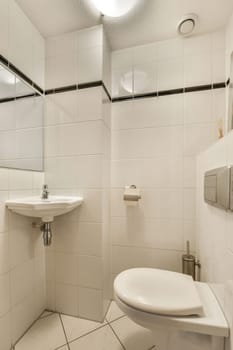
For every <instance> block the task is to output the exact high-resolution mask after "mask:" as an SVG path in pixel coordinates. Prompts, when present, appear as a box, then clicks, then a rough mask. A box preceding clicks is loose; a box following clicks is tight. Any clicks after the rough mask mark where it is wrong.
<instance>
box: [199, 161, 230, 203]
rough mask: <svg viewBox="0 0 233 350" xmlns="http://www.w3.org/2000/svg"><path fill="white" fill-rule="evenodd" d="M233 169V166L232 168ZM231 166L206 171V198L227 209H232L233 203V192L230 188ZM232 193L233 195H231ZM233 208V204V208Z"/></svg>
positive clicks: (207, 200)
mask: <svg viewBox="0 0 233 350" xmlns="http://www.w3.org/2000/svg"><path fill="white" fill-rule="evenodd" d="M232 169H233V168H232ZM232 172H233V170H232V171H231V168H229V167H227V166H225V167H221V168H217V169H213V170H209V171H207V172H206V173H205V177H204V200H205V202H207V203H208V204H210V205H213V206H215V207H218V208H222V209H225V210H229V209H231V208H230V207H231V206H230V203H231V202H232V204H233V192H232V193H231V190H230V187H231V186H230V179H231V173H232ZM231 194H232V195H231ZM231 210H233V205H232V209H231Z"/></svg>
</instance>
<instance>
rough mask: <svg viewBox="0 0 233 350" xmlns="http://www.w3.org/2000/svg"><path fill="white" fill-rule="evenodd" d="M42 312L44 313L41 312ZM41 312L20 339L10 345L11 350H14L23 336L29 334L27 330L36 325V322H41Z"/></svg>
mask: <svg viewBox="0 0 233 350" xmlns="http://www.w3.org/2000/svg"><path fill="white" fill-rule="evenodd" d="M43 312H44V311H43ZM43 312H42V313H41V314H40V315H39V316H38V317H37V318H36V319H35V320H34V321H33V322H32V323H31V325H30V326H29V327H28V328H27V329H26V331H25V332H24V333H23V334H22V335H21V337H20V338H19V339H18V340H17V341H16V342H15V343H14V344H13V345H12V349H13V350H14V349H16V346H17V345H18V343H19V342H20V341H21V340H22V339H23V338H24V337H25V335H26V334H27V333H28V332H29V330H30V329H31V328H32V327H33V326H34V324H36V322H37V321H39V320H41V318H40V317H41V315H42V314H43Z"/></svg>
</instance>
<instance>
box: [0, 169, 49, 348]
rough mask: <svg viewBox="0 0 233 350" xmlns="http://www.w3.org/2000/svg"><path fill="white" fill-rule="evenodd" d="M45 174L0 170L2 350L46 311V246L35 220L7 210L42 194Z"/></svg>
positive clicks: (0, 320)
mask: <svg viewBox="0 0 233 350" xmlns="http://www.w3.org/2000/svg"><path fill="white" fill-rule="evenodd" d="M42 184H43V173H33V172H30V171H22V170H12V169H10V170H9V169H0V295H1V298H0V299H1V301H0V325H1V326H0V334H1V342H0V349H1V350H7V349H9V348H10V345H11V344H13V343H15V342H16V340H17V339H18V338H19V337H20V336H21V335H22V334H23V333H24V332H25V331H26V329H27V328H28V327H29V326H30V325H31V323H32V322H33V321H34V320H35V319H36V318H37V317H38V316H39V315H40V313H41V312H42V311H43V310H44V308H45V297H46V296H45V266H44V261H45V258H44V247H43V243H42V239H41V234H40V232H39V231H38V230H36V229H33V228H32V226H31V224H32V223H31V220H29V219H28V218H26V217H22V216H20V215H16V214H13V213H10V212H8V211H7V210H6V208H5V200H7V199H9V198H15V197H22V196H28V195H29V196H30V195H33V194H38V193H40V191H41V186H42Z"/></svg>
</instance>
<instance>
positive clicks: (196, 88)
mask: <svg viewBox="0 0 233 350" xmlns="http://www.w3.org/2000/svg"><path fill="white" fill-rule="evenodd" d="M212 88H213V85H211V84H208V85H198V86H189V87H185V88H184V92H196V91H205V90H212Z"/></svg>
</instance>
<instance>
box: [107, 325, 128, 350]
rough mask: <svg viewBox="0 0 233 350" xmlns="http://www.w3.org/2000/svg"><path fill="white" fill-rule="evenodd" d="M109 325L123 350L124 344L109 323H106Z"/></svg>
mask: <svg viewBox="0 0 233 350" xmlns="http://www.w3.org/2000/svg"><path fill="white" fill-rule="evenodd" d="M108 325H109V327H110V328H111V330H112V332H113V334H114V335H115V337H116V338H117V340H118V341H119V343H120V344H121V346H122V348H123V349H124V350H126V347H125V346H124V344H123V343H122V341H121V340H120V338H119V337H118V335H117V333H116V332H115V330H114V329H113V327H112V326H111V324H110V323H108Z"/></svg>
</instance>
